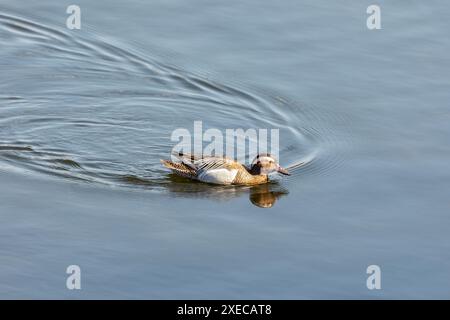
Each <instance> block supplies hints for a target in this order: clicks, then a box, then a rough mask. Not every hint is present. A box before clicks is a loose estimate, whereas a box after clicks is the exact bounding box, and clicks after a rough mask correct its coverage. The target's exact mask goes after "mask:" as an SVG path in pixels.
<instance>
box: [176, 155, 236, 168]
mask: <svg viewBox="0 0 450 320" xmlns="http://www.w3.org/2000/svg"><path fill="white" fill-rule="evenodd" d="M174 155H175V156H176V157H177V158H178V159H179V160H180V161H181V162H182V163H183V164H185V165H186V166H188V167H190V168H192V169H193V170H196V171H198V172H205V171H208V170H214V169H230V170H231V169H239V167H240V166H241V165H240V164H239V163H237V162H236V161H234V160H232V159H230V158H226V157H213V156H206V157H204V156H197V155H193V154H190V153H175V154H174Z"/></svg>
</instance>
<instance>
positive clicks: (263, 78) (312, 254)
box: [0, 1, 450, 298]
mask: <svg viewBox="0 0 450 320" xmlns="http://www.w3.org/2000/svg"><path fill="white" fill-rule="evenodd" d="M69 4H70V3H67V5H69ZM78 4H79V5H80V7H81V8H82V17H83V18H82V29H81V30H68V29H67V28H65V19H66V17H67V15H66V14H65V8H66V7H67V5H66V4H65V3H61V4H56V3H52V1H44V2H43V3H40V5H39V6H38V7H37V6H36V5H35V4H33V3H32V2H31V1H30V2H25V3H20V4H19V3H15V2H13V1H7V2H6V4H5V5H4V6H2V8H1V12H0V41H1V43H2V49H1V51H0V71H1V77H0V125H1V126H0V128H1V129H0V193H1V194H2V195H1V201H0V212H1V215H0V221H1V223H0V237H1V238H2V239H1V240H2V241H0V257H2V261H3V262H2V264H1V266H0V295H1V296H2V297H4V298H19V297H25V298H374V297H383V298H427V297H437V298H448V287H449V285H450V278H449V276H448V270H449V264H450V259H449V258H450V257H449V255H448V252H449V250H448V249H449V236H448V234H449V231H450V230H449V228H450V226H449V217H448V214H447V212H448V205H449V202H448V200H447V194H448V191H449V188H448V186H449V180H450V179H449V178H450V176H449V174H448V172H449V170H448V169H449V165H448V161H447V159H448V155H449V152H450V150H449V148H448V147H447V145H448V143H447V140H448V136H449V126H448V120H449V109H448V101H449V96H450V94H449V91H448V87H449V84H450V79H449V77H448V70H449V68H448V67H449V66H450V63H449V62H450V61H449V58H448V54H447V52H448V49H450V43H449V39H448V37H447V36H446V32H447V31H448V29H449V25H448V23H447V22H446V19H445V17H446V16H447V14H448V13H449V12H448V11H449V6H447V5H445V4H443V3H439V4H438V5H436V6H434V7H427V6H425V5H423V4H421V3H419V2H417V3H414V5H410V6H408V10H406V9H405V8H404V7H403V5H402V4H401V3H397V4H392V3H387V2H386V3H384V2H383V3H381V6H382V19H383V20H382V21H383V22H382V24H383V29H382V30H376V31H369V30H368V29H367V28H366V26H365V19H366V14H365V9H366V8H367V6H368V5H369V4H370V3H360V4H357V5H356V4H355V3H353V2H351V1H346V4H347V5H343V4H341V5H340V6H338V5H337V4H325V3H320V2H319V3H317V1H301V2H297V1H283V3H282V4H278V3H277V4H275V3H264V4H261V3H259V2H258V3H256V2H253V1H250V2H246V4H245V5H244V4H241V3H238V2H227V3H223V4H212V3H209V2H207V1H194V2H190V3H189V4H187V3H186V4H185V3H183V2H178V1H174V2H166V1H161V2H152V4H145V5H144V4H141V3H140V2H137V1H131V2H129V3H128V4H127V5H125V4H123V3H121V2H118V1H113V2H108V3H106V2H102V1H99V2H96V4H91V3H88V2H85V1H81V2H80V3H78ZM187 12H190V13H189V14H187ZM196 120H202V121H203V124H204V129H207V128H219V129H220V130H225V129H226V128H244V129H248V128H268V129H270V128H279V129H280V138H281V139H280V142H281V146H280V161H281V163H282V165H285V166H289V167H290V168H291V171H292V172H293V175H292V176H291V177H289V179H285V180H284V181H283V182H281V183H278V184H270V185H268V186H259V187H255V188H248V187H246V188H237V187H231V188H224V187H210V186H205V185H203V184H199V183H192V182H189V181H186V180H184V179H179V178H176V177H173V176H172V175H170V174H168V173H167V172H166V171H165V170H164V169H163V168H162V167H161V165H160V163H159V159H161V158H167V157H168V156H169V153H170V150H171V148H172V147H173V145H174V142H173V141H171V140H170V135H171V133H172V131H173V130H174V129H176V128H188V129H192V127H193V122H194V121H196ZM299 164H302V165H299ZM268 207H270V208H268ZM71 264H77V265H80V267H81V269H82V274H83V289H82V290H81V291H77V292H73V291H69V290H67V289H66V288H65V278H66V274H65V268H66V267H67V266H68V265H71ZM371 264H377V265H379V266H380V267H381V269H382V272H383V280H382V281H383V282H382V283H383V284H382V286H383V289H382V290H380V291H369V290H367V288H366V277H367V275H366V273H365V270H366V268H367V266H368V265H371ZM411 279H414V281H412V280H411Z"/></svg>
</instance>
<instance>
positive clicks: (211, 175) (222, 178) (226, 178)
mask: <svg viewBox="0 0 450 320" xmlns="http://www.w3.org/2000/svg"><path fill="white" fill-rule="evenodd" d="M237 172H238V171H237V170H236V169H233V170H228V169H223V168H222V169H212V170H207V171H206V172H202V173H201V174H200V175H199V176H198V179H199V180H200V181H203V182H207V183H214V184H231V183H232V182H233V180H234V178H235V177H236V174H237Z"/></svg>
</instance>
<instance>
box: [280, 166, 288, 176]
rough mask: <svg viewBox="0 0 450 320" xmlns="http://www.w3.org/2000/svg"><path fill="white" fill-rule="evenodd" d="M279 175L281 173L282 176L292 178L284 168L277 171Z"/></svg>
mask: <svg viewBox="0 0 450 320" xmlns="http://www.w3.org/2000/svg"><path fill="white" fill-rule="evenodd" d="M277 171H278V172H279V173H281V174H284V175H285V176H290V175H291V174H290V173H289V172H288V171H287V170H286V169H284V168H282V167H278V170H277Z"/></svg>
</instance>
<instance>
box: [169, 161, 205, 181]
mask: <svg viewBox="0 0 450 320" xmlns="http://www.w3.org/2000/svg"><path fill="white" fill-rule="evenodd" d="M161 163H162V164H163V166H164V167H166V168H168V169H170V170H172V172H173V173H175V174H177V175H179V176H183V177H186V178H191V179H195V178H196V177H197V172H196V171H195V170H194V169H193V168H191V167H189V166H187V165H185V164H184V163H176V162H172V161H169V160H161Z"/></svg>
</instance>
